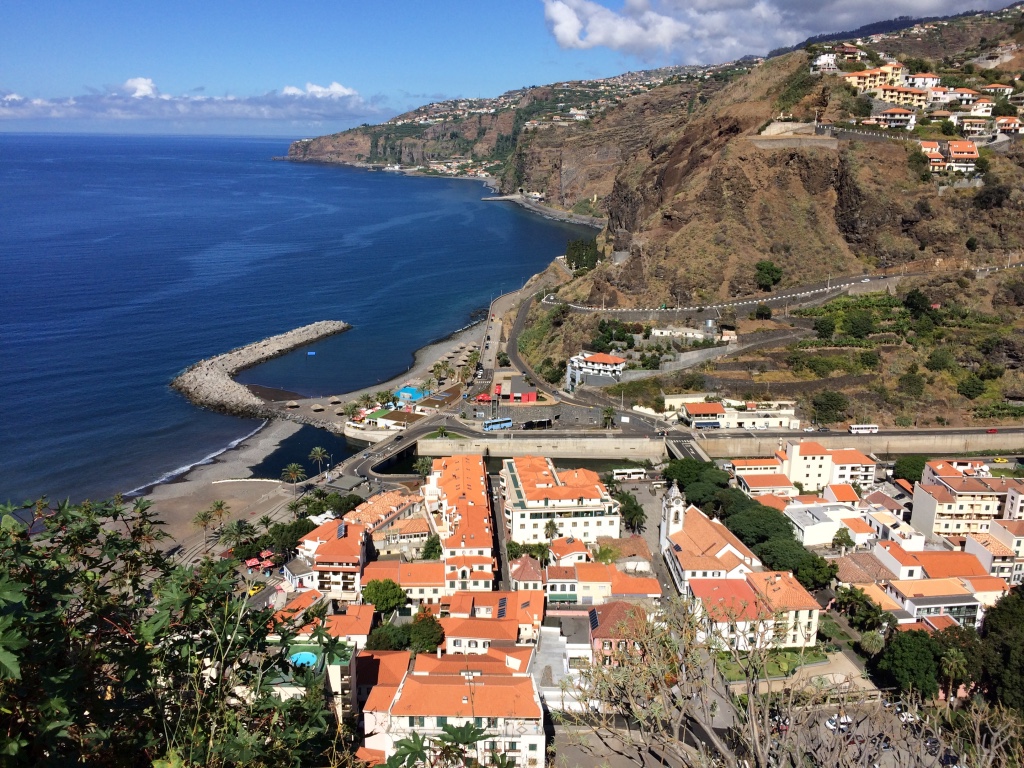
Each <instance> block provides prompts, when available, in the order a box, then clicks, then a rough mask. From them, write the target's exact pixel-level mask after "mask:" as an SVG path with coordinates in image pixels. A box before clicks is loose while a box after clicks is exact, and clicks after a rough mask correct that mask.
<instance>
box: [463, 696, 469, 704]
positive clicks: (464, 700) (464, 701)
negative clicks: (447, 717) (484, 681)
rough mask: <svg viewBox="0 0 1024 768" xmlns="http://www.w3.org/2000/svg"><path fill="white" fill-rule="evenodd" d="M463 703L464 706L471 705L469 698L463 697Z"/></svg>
mask: <svg viewBox="0 0 1024 768" xmlns="http://www.w3.org/2000/svg"><path fill="white" fill-rule="evenodd" d="M462 703H463V704H469V696H463V697H462Z"/></svg>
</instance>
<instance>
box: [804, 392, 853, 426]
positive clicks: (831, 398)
mask: <svg viewBox="0 0 1024 768" xmlns="http://www.w3.org/2000/svg"><path fill="white" fill-rule="evenodd" d="M811 405H812V406H814V416H815V419H816V420H817V422H818V423H819V424H833V423H835V422H837V421H840V420H841V419H842V418H844V417H845V416H846V410H847V408H849V407H850V401H849V399H848V398H847V397H846V395H844V394H843V393H842V392H835V391H833V390H830V389H824V390H822V391H821V392H819V393H818V394H816V395H815V396H814V397H813V398H812V399H811Z"/></svg>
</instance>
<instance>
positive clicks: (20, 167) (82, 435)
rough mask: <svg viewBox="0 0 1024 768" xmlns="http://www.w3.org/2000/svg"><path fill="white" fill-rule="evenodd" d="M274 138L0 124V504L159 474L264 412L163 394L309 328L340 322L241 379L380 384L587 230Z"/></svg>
mask: <svg viewBox="0 0 1024 768" xmlns="http://www.w3.org/2000/svg"><path fill="white" fill-rule="evenodd" d="M286 152H287V142H285V141H282V140H280V139H254V138H205V137H199V138H197V137H148V136H147V137H134V136H129V137H125V136H69V135H21V134H0V211H2V216H0V285H2V287H3V300H2V301H0V404H2V408H3V411H2V416H0V500H8V499H9V500H13V501H22V500H24V499H28V498H35V497H38V496H40V495H43V494H46V495H48V496H49V497H50V498H66V497H67V498H71V499H72V500H81V499H83V498H102V497H106V496H109V495H111V494H113V493H115V492H124V491H129V490H132V489H135V488H138V487H140V486H143V485H147V484H150V483H153V482H155V481H158V480H161V479H168V478H170V477H172V476H173V475H174V474H175V473H177V472H180V471H182V470H183V469H184V468H187V467H188V466H190V465H192V464H194V463H196V462H199V461H202V460H204V459H207V458H208V457H210V456H212V455H214V454H216V453H217V452H219V451H222V450H224V449H225V448H226V447H227V446H229V445H230V444H232V443H233V442H236V441H238V440H240V439H242V438H244V437H245V436H246V435H248V434H251V433H252V432H253V430H255V429H257V428H258V427H259V422H254V421H250V420H244V419H236V418H233V417H228V416H224V415H221V414H215V413H210V412H206V411H201V410H199V409H196V408H194V407H193V406H192V405H190V404H189V403H187V402H186V401H185V400H184V399H183V398H181V397H180V396H179V395H177V394H176V393H174V392H172V391H171V390H170V388H169V387H168V384H169V382H170V381H171V379H172V378H173V377H174V376H175V375H176V374H177V373H178V372H179V371H181V370H182V369H183V368H185V367H187V366H188V365H190V364H191V363H193V362H195V361H196V360H199V359H201V358H204V357H208V356H210V355H213V354H217V353H219V352H223V351H226V350H228V349H231V348H233V347H236V346H239V345H242V344H247V343H249V342H251V341H255V340H258V339H261V338H264V337H266V336H270V335H273V334H276V333H281V332H283V331H286V330H289V329H291V328H294V327H297V326H300V325H304V324H306V323H310V322H314V321H316V320H321V319H339V320H345V321H347V322H349V323H351V324H352V325H353V330H352V331H349V332H347V333H344V334H341V335H340V336H337V337H334V338H331V339H327V340H324V341H321V342H318V343H317V344H316V345H315V346H314V347H313V348H312V349H314V350H315V351H316V352H317V354H316V355H315V356H308V355H306V354H305V350H302V351H300V352H297V353H293V354H291V355H286V356H284V357H281V358H278V359H276V360H273V361H270V362H268V363H266V364H264V365H261V366H258V367H256V368H253V369H250V370H249V371H246V372H245V373H244V375H243V376H242V379H243V380H244V381H246V382H249V383H258V384H262V385H264V386H270V387H277V388H281V389H288V390H292V391H296V392H300V393H302V394H308V395H319V394H334V393H339V392H345V391H349V390H353V389H358V388H361V387H365V386H372V385H373V384H375V383H376V382H379V381H383V380H386V379H388V378H390V377H392V376H395V375H397V374H399V373H401V372H402V371H404V370H405V369H407V368H408V367H409V366H410V365H411V364H412V361H413V354H414V352H415V350H416V349H418V348H419V347H422V346H424V345H425V344H428V343H430V342H431V341H434V340H437V339H439V338H441V337H444V336H446V335H447V334H449V333H451V332H452V331H454V330H456V329H458V328H460V327H463V326H465V325H466V324H468V323H469V322H470V321H471V320H472V319H473V318H474V317H475V316H478V315H479V314H480V313H481V312H483V311H485V309H486V306H487V305H488V303H489V301H490V299H491V298H492V297H493V296H495V295H497V294H499V293H502V292H504V291H508V290H512V289H514V288H517V287H519V286H521V285H522V284H523V282H524V281H525V280H526V279H527V278H528V277H529V276H530V275H532V274H534V273H536V272H537V271H539V270H541V269H543V268H544V267H545V266H546V265H547V264H548V263H549V262H550V260H551V259H552V258H553V257H554V256H556V255H557V254H559V253H562V252H564V249H565V243H566V241H567V240H568V239H572V238H575V237H581V236H589V235H592V230H587V229H585V228H581V227H577V226H573V225H569V224H564V223H560V222H554V221H549V220H546V219H543V218H540V217H537V216H535V215H533V214H530V213H528V212H526V211H524V210H523V209H520V208H518V207H517V206H513V205H510V204H506V203H493V202H483V201H481V197H483V196H484V195H485V194H486V190H485V188H484V187H483V186H482V184H480V183H478V182H472V181H465V180H456V179H438V178H422V177H407V176H404V175H400V174H393V173H383V172H369V171H364V170H360V169H353V168H347V167H342V166H318V165H298V164H292V163H287V162H274V161H272V160H271V158H272V157H274V156H279V155H283V154H285V153H286Z"/></svg>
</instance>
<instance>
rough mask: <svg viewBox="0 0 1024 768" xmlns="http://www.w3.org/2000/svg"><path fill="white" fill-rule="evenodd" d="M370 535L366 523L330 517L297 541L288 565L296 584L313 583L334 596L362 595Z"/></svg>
mask: <svg viewBox="0 0 1024 768" xmlns="http://www.w3.org/2000/svg"><path fill="white" fill-rule="evenodd" d="M369 541H370V537H369V536H368V534H367V530H366V526H363V525H353V524H349V523H347V522H345V521H344V520H329V521H327V522H326V523H324V524H323V525H320V526H317V527H316V528H314V529H313V530H312V531H310V532H309V533H307V534H306V535H305V536H303V537H302V538H301V539H299V542H298V553H297V555H296V557H295V558H294V559H293V560H292V561H291V562H289V563H287V564H286V565H285V578H286V579H287V580H288V581H289V582H291V583H292V584H293V586H311V587H315V588H316V589H318V590H319V591H320V592H322V593H323V594H324V595H326V596H327V597H329V598H332V599H335V600H350V601H355V600H357V599H358V598H359V592H360V590H361V578H362V573H363V569H364V567H365V566H366V563H367V555H368V550H369Z"/></svg>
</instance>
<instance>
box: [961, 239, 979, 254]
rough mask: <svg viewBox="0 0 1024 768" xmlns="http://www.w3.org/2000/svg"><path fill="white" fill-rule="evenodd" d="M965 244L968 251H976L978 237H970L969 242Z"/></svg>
mask: <svg viewBox="0 0 1024 768" xmlns="http://www.w3.org/2000/svg"><path fill="white" fill-rule="evenodd" d="M964 246H965V247H966V248H967V250H968V251H970V252H971V253H974V252H975V251H976V250H978V238H976V237H968V238H967V242H966V243H964Z"/></svg>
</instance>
